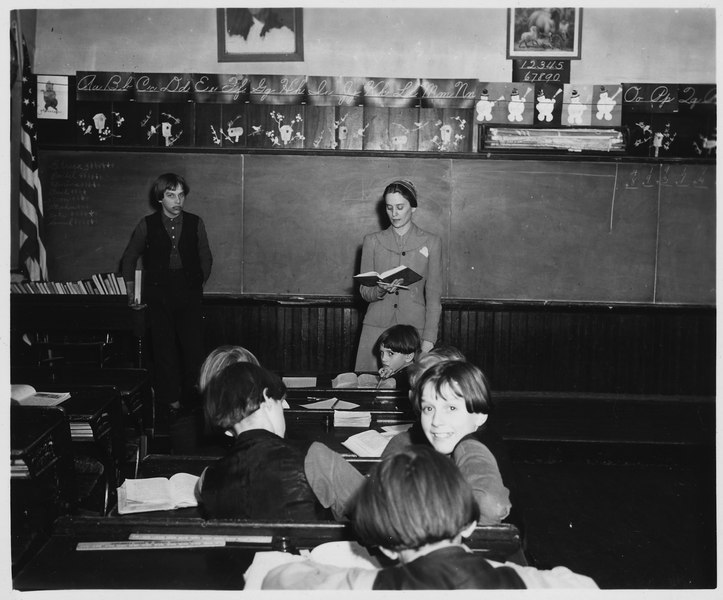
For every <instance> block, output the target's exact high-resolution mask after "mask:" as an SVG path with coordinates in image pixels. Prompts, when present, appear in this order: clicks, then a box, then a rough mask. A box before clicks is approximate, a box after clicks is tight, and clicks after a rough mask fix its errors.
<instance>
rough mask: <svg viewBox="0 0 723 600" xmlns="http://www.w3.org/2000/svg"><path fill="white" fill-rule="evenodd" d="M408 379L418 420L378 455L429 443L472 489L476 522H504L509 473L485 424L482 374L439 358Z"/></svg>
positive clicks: (494, 436) (486, 412)
mask: <svg viewBox="0 0 723 600" xmlns="http://www.w3.org/2000/svg"><path fill="white" fill-rule="evenodd" d="M410 379H411V380H412V383H413V384H414V387H413V392H412V405H413V407H414V410H415V412H416V413H417V414H418V415H419V420H418V422H417V423H415V424H414V425H413V426H412V428H411V429H410V430H409V431H405V432H403V433H400V434H398V435H396V436H395V437H394V438H392V439H391V440H390V442H389V444H388V445H387V447H386V448H385V450H384V453H383V455H382V456H383V457H385V456H389V455H391V454H394V453H396V452H399V451H400V450H402V449H404V448H406V447H408V446H410V445H412V444H425V445H431V446H432V447H433V448H434V449H435V450H436V451H437V452H439V453H440V454H444V455H446V456H449V457H451V458H452V459H453V460H454V462H455V463H456V464H457V466H458V467H459V469H460V471H461V472H462V474H463V475H464V477H465V478H466V479H467V481H468V482H469V483H470V485H471V486H472V489H473V491H474V495H475V498H476V500H477V503H478V504H479V507H480V511H481V516H480V523H481V524H483V525H486V524H494V523H499V522H501V521H503V520H504V519H506V518H507V517H508V515H509V514H510V510H511V506H512V504H511V501H510V492H509V489H508V488H507V487H506V485H505V483H507V482H508V481H509V482H512V481H514V475H513V470H512V465H511V461H510V460H509V457H508V456H507V452H506V450H505V448H504V445H503V444H502V440H501V438H500V437H499V436H498V435H497V434H496V433H495V432H494V430H493V429H492V427H491V425H490V424H489V423H488V418H489V415H490V412H491V409H492V405H491V400H490V387H489V384H488V383H487V379H486V377H485V376H484V374H483V373H482V371H481V370H480V369H479V368H478V367H476V366H475V365H473V364H471V363H469V362H467V361H464V360H441V362H437V364H433V365H432V366H429V367H428V368H426V370H424V371H423V372H422V373H421V374H418V373H414V374H413V376H412V377H410ZM501 471H504V473H503V474H504V475H505V477H504V478H503V474H501ZM516 524H517V523H516Z"/></svg>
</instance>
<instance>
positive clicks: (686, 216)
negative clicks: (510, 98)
mask: <svg viewBox="0 0 723 600" xmlns="http://www.w3.org/2000/svg"><path fill="white" fill-rule="evenodd" d="M40 161H41V173H42V174H43V187H44V200H45V210H46V246H47V251H48V265H49V271H50V276H51V278H52V279H53V280H56V281H68V280H70V281H76V280H78V279H81V278H85V277H88V276H90V275H91V274H92V273H97V272H107V271H114V270H117V267H118V262H119V260H120V257H121V254H122V252H123V249H124V248H125V245H126V244H127V242H128V239H129V238H130V234H131V232H132V230H133V228H134V227H135V225H136V223H137V222H138V221H139V219H140V218H141V217H143V216H144V215H146V214H148V213H149V212H150V211H151V207H150V204H149V203H148V201H147V196H148V190H149V188H150V185H151V183H152V182H153V180H154V179H155V177H156V176H157V175H159V174H160V173H162V172H165V171H176V172H179V173H182V174H183V175H184V176H185V177H186V178H187V179H188V182H189V184H190V186H191V194H190V195H189V197H188V200H187V205H186V208H187V210H189V211H190V212H194V213H196V214H198V215H200V216H201V217H202V218H203V219H204V222H205V224H206V228H207V230H208V235H209V242H210V244H211V248H212V251H213V254H214V267H213V273H212V276H211V279H210V280H209V281H208V284H207V286H206V292H207V293H220V294H263V295H267V294H269V295H280V296H289V295H291V296H303V297H314V296H351V295H353V294H354V293H355V291H354V287H353V286H354V284H353V280H352V277H353V275H354V274H356V273H358V270H359V260H360V252H361V244H362V239H363V236H364V235H365V234H366V233H369V232H372V231H378V230H379V229H380V228H381V227H383V226H386V223H385V220H384V215H383V210H381V204H380V200H381V192H382V190H383V189H384V186H385V185H386V184H387V183H389V182H390V181H391V180H393V179H395V178H398V177H405V178H409V179H412V180H413V181H414V182H415V184H416V185H417V188H418V191H419V209H418V210H417V211H416V213H415V215H414V219H415V222H416V223H418V224H419V225H420V226H421V227H422V228H424V229H427V230H429V231H432V232H434V233H436V234H438V235H440V236H441V237H442V240H443V251H444V263H445V265H444V288H443V295H444V296H445V297H448V298H473V299H474V298H476V299H488V300H503V301H504V300H534V301H538V300H541V301H569V302H605V303H631V302H632V303H666V304H689V303H690V304H714V303H715V197H716V193H715V165H710V164H653V163H630V162H626V163H618V162H607V161H599V162H595V161H584V160H574V161H573V160H501V159H500V160H482V159H469V158H441V157H430V158H422V157H419V158H416V157H415V158H410V157H401V156H400V157H389V156H384V157H379V156H377V157H374V156H348V155H347V156H339V155H303V154H253V153H250V154H243V155H241V154H221V153H219V154H210V153H205V154H201V153H184V154H179V153H169V154H160V153H132V152H92V151H82V152H80V151H79V152H74V151H68V150H63V151H60V150H48V151H44V152H42V153H41V155H40Z"/></svg>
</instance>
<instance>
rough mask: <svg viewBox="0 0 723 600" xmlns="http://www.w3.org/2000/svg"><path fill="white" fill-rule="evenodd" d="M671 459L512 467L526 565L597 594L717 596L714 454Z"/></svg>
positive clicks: (572, 461)
mask: <svg viewBox="0 0 723 600" xmlns="http://www.w3.org/2000/svg"><path fill="white" fill-rule="evenodd" d="M676 454H678V453H676V452H667V453H666V456H665V457H664V459H663V460H659V461H653V460H650V459H649V458H646V459H645V460H644V461H640V460H628V461H620V460H616V461H614V462H613V461H604V460H599V459H595V460H585V459H584V458H576V459H568V460H564V461H562V460H561V461H554V462H551V461H547V460H545V461H533V460H530V459H529V457H528V458H527V459H525V460H524V461H522V462H521V461H519V460H518V461H516V463H517V467H518V475H519V478H520V486H521V487H522V501H523V502H524V507H525V511H526V518H527V523H528V530H527V554H528V555H529V558H530V559H531V561H534V563H535V565H536V566H537V567H539V568H551V567H554V566H557V565H564V566H566V567H569V568H570V569H572V570H573V571H575V572H578V573H582V574H585V575H588V576H590V577H592V578H593V579H594V580H595V581H596V582H597V583H598V585H599V586H600V587H601V588H603V589H656V590H660V589H710V588H714V587H716V584H717V580H716V565H717V561H716V487H715V453H714V451H713V450H712V449H711V450H708V451H695V452H692V453H686V456H685V457H682V456H676ZM681 454H682V452H681Z"/></svg>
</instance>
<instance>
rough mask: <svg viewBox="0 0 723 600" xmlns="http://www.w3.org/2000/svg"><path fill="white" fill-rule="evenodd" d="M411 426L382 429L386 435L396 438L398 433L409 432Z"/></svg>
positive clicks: (393, 426)
mask: <svg viewBox="0 0 723 600" xmlns="http://www.w3.org/2000/svg"><path fill="white" fill-rule="evenodd" d="M411 426H412V424H411V423H402V424H400V425H382V429H383V430H384V432H385V433H384V435H387V436H388V437H394V436H395V435H397V434H398V433H402V432H403V431H407V430H408V429H409V428H410V427H411Z"/></svg>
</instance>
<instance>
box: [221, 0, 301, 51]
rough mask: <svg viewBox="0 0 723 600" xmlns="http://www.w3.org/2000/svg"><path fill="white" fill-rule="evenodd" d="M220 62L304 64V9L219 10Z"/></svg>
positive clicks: (241, 8)
mask: <svg viewBox="0 0 723 600" xmlns="http://www.w3.org/2000/svg"><path fill="white" fill-rule="evenodd" d="M216 15H217V17H216V18H217V29H218V61H219V62H257V61H301V60H304V34H303V19H302V17H303V12H302V9H301V8H276V7H271V8H245V7H238V8H219V9H217V11H216Z"/></svg>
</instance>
